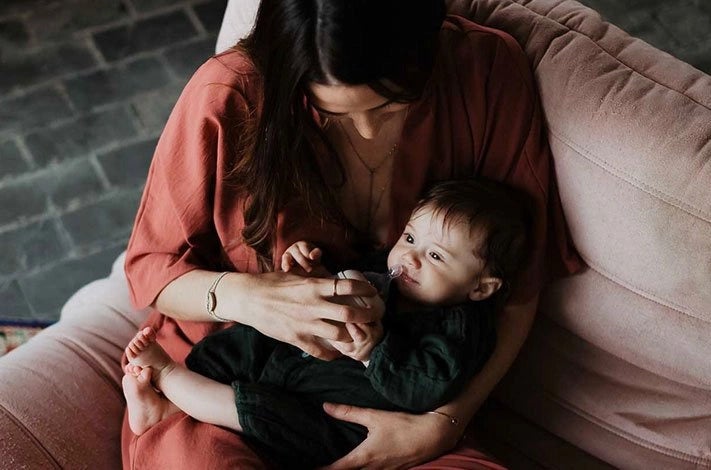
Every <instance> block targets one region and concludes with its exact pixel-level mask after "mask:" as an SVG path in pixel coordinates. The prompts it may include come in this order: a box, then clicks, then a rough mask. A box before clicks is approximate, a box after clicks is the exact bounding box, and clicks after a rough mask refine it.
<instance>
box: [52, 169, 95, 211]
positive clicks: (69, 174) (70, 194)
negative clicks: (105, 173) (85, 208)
mask: <svg viewBox="0 0 711 470" xmlns="http://www.w3.org/2000/svg"><path fill="white" fill-rule="evenodd" d="M39 187H41V188H42V191H44V192H45V193H46V194H47V196H48V197H49V198H50V200H51V201H52V202H53V203H54V205H55V206H56V207H57V208H58V209H59V210H64V209H67V208H70V207H72V206H74V205H76V204H79V203H84V204H85V203H87V202H89V201H94V200H96V199H97V198H98V196H99V195H100V194H101V193H103V192H104V188H103V186H102V184H101V180H99V177H98V176H97V174H96V171H95V170H94V167H93V166H92V164H91V163H90V162H89V160H88V159H87V158H79V159H74V160H69V161H66V162H63V163H62V164H61V165H58V166H56V167H53V168H51V169H49V170H48V171H46V172H44V174H43V176H42V178H41V181H40V182H39Z"/></svg>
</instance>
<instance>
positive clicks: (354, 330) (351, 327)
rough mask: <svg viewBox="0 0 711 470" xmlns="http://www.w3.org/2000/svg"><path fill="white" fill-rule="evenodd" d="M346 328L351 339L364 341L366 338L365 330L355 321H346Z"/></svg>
mask: <svg viewBox="0 0 711 470" xmlns="http://www.w3.org/2000/svg"><path fill="white" fill-rule="evenodd" d="M346 330H348V334H350V336H351V338H353V341H365V340H366V339H367V338H368V335H367V334H366V332H365V331H364V330H363V329H362V328H361V327H360V326H358V324H356V323H346Z"/></svg>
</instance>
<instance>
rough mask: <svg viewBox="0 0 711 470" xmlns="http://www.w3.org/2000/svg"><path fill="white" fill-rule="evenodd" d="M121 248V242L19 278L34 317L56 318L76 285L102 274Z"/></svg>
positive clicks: (100, 276)
mask: <svg viewBox="0 0 711 470" xmlns="http://www.w3.org/2000/svg"><path fill="white" fill-rule="evenodd" d="M124 249H125V245H123V244H118V245H112V246H109V247H107V248H105V249H103V250H101V251H100V252H98V253H95V254H92V255H88V256H84V257H80V258H76V259H69V260H66V261H62V262H60V263H58V264H56V265H53V266H52V267H51V268H48V269H46V270H43V271H40V272H36V273H33V274H31V275H28V276H26V277H24V278H21V279H20V280H19V284H20V287H21V288H22V291H23V292H24V294H25V296H26V297H27V299H28V300H29V303H30V304H31V306H32V309H33V310H34V316H35V317H36V318H41V319H46V320H57V319H58V318H59V311H60V309H61V308H62V306H63V305H64V303H65V302H66V301H67V299H69V297H71V295H72V294H74V292H76V291H77V290H78V289H79V288H80V287H82V286H84V285H86V284H87V283H89V282H91V281H93V280H95V279H99V278H102V277H105V276H106V275H107V274H108V273H109V272H110V270H111V263H113V261H114V260H115V259H116V257H117V256H118V255H119V254H120V253H121V252H122V251H123V250H124Z"/></svg>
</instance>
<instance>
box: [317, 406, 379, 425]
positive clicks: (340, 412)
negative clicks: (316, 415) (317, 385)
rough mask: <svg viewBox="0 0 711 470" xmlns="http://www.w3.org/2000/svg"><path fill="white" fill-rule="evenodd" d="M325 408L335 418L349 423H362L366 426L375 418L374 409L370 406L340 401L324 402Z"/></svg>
mask: <svg viewBox="0 0 711 470" xmlns="http://www.w3.org/2000/svg"><path fill="white" fill-rule="evenodd" d="M323 410H324V411H325V412H326V413H327V414H329V415H331V416H332V417H333V418H336V419H338V420H341V421H348V422H349V423H355V424H360V425H361V426H365V427H366V428H367V427H368V425H370V424H371V422H372V420H373V416H372V415H373V410H372V409H370V408H360V407H358V406H353V405H342V404H339V403H324V404H323Z"/></svg>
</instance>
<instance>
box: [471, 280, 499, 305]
mask: <svg viewBox="0 0 711 470" xmlns="http://www.w3.org/2000/svg"><path fill="white" fill-rule="evenodd" d="M502 284H503V282H502V281H501V279H499V278H498V277H482V278H481V279H479V284H478V285H477V286H475V287H474V288H473V289H472V290H471V291H470V292H469V299H470V300H473V301H474V302H477V301H479V300H485V299H488V298H489V297H491V296H492V295H494V294H495V293H496V291H498V290H499V289H501V285H502Z"/></svg>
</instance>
